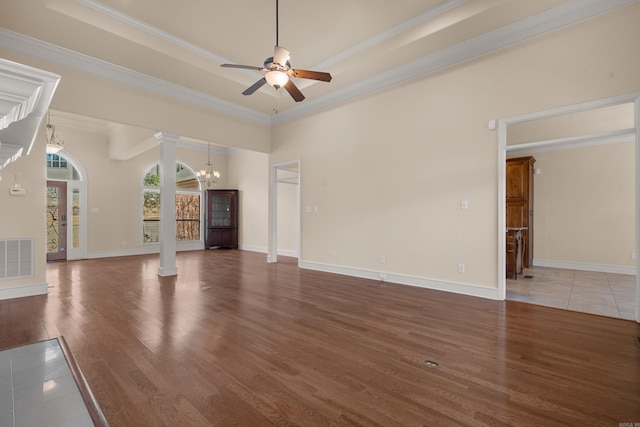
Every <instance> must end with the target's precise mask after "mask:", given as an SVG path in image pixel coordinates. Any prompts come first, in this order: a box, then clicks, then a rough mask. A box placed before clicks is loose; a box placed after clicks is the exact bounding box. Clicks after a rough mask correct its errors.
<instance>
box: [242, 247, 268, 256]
mask: <svg viewBox="0 0 640 427" xmlns="http://www.w3.org/2000/svg"><path fill="white" fill-rule="evenodd" d="M238 249H240V250H241V251H250V252H259V253H261V254H266V253H267V252H268V250H267V248H266V247H264V246H252V245H239V246H238Z"/></svg>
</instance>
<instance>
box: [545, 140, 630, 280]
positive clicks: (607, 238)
mask: <svg viewBox="0 0 640 427" xmlns="http://www.w3.org/2000/svg"><path fill="white" fill-rule="evenodd" d="M534 157H535V159H536V163H535V167H536V168H538V169H539V170H540V174H539V175H535V176H534V244H535V246H534V263H536V264H540V263H546V264H548V263H549V262H562V263H584V264H596V265H609V266H629V267H630V266H633V265H635V261H633V260H632V257H631V254H632V253H633V252H634V251H635V184H634V183H635V161H634V160H635V142H633V141H630V142H625V143H616V144H607V145H598V146H592V147H584V148H572V149H564V150H554V151H544V152H538V153H534Z"/></svg>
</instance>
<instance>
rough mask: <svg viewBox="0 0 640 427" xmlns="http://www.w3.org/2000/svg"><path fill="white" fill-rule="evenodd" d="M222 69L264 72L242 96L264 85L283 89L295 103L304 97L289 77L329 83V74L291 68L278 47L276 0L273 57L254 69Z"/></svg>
mask: <svg viewBox="0 0 640 427" xmlns="http://www.w3.org/2000/svg"><path fill="white" fill-rule="evenodd" d="M221 66H222V67H227V68H244V69H247V70H256V71H263V72H265V73H266V74H265V76H264V77H263V78H261V79H260V80H258V81H257V82H255V83H254V84H253V85H251V86H250V87H248V88H247V89H246V90H245V91H244V92H242V94H243V95H251V94H252V93H254V92H255V91H257V90H258V89H260V88H261V87H262V86H263V85H264V84H265V83H268V84H269V85H271V86H273V87H274V88H275V89H276V90H277V89H279V88H281V87H283V86H284V88H285V89H286V90H287V92H289V95H291V97H292V98H293V99H294V100H295V101H296V102H300V101H302V100H304V95H303V94H302V92H300V89H298V87H297V86H296V85H295V83H293V81H292V80H291V77H296V78H300V79H310V80H319V81H322V82H330V81H331V74H329V73H325V72H321V71H309V70H298V69H294V68H291V63H290V62H289V51H288V50H287V49H285V48H283V47H281V46H279V40H278V0H276V47H275V49H274V52H273V56H270V57H268V58H267V59H265V60H264V64H263V66H262V67H256V66H252V65H238V64H221Z"/></svg>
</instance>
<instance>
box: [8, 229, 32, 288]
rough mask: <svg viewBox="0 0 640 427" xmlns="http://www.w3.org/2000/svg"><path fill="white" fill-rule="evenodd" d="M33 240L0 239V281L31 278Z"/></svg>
mask: <svg viewBox="0 0 640 427" xmlns="http://www.w3.org/2000/svg"><path fill="white" fill-rule="evenodd" d="M33 246H34V243H33V239H0V279H13V278H16V277H28V276H33V271H34V262H33Z"/></svg>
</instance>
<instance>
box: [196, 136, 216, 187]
mask: <svg viewBox="0 0 640 427" xmlns="http://www.w3.org/2000/svg"><path fill="white" fill-rule="evenodd" d="M196 176H197V177H198V180H199V181H200V182H202V183H203V184H205V185H206V186H207V188H209V187H210V186H211V184H215V183H217V182H218V181H219V180H220V172H218V171H216V170H213V165H212V164H211V143H209V144H208V145H207V164H206V165H204V168H202V169H200V170H199V171H197V172H196Z"/></svg>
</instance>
